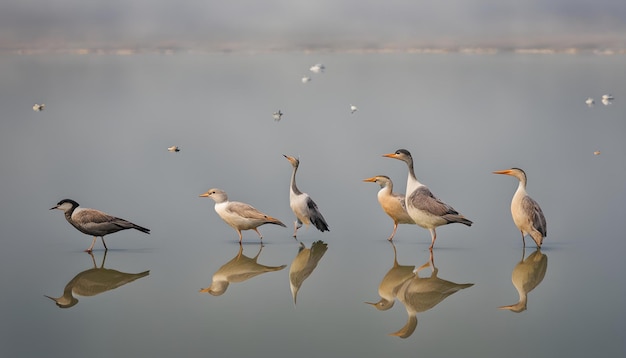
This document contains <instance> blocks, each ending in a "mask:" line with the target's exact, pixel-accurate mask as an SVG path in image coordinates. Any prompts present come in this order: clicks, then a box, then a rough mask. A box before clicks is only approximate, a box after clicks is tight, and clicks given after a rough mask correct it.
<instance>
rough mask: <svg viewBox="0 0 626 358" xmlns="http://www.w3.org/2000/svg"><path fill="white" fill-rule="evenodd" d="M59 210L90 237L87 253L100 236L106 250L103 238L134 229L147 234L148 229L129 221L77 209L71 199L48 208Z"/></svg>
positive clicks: (84, 209) (93, 211)
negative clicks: (91, 237)
mask: <svg viewBox="0 0 626 358" xmlns="http://www.w3.org/2000/svg"><path fill="white" fill-rule="evenodd" d="M52 209H59V210H62V211H63V212H64V213H65V219H67V221H68V222H69V223H70V224H72V226H74V227H75V228H76V229H78V231H80V232H82V233H83V234H87V235H92V236H93V241H92V242H91V246H89V248H88V249H87V252H91V250H93V245H94V244H95V243H96V238H97V237H98V236H100V238H101V239H102V244H103V245H104V249H105V250H108V248H107V244H106V243H105V242H104V236H105V235H108V234H112V233H114V232H118V231H120V230H126V229H136V230H139V231H141V232H143V233H146V234H149V233H150V229H146V228H145V227H141V226H139V225H135V224H133V223H131V222H130V221H127V220H124V219H120V218H116V217H115V216H111V215H109V214H106V213H103V212H102V211H100V210H96V209H87V208H79V207H78V203H77V202H75V201H74V200H71V199H63V200H61V201H59V202H58V203H57V205H56V206H54V207H52V208H50V210H52Z"/></svg>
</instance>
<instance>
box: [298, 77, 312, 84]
mask: <svg viewBox="0 0 626 358" xmlns="http://www.w3.org/2000/svg"><path fill="white" fill-rule="evenodd" d="M300 81H302V83H308V82H311V77H308V76H304V77H302V78H301V79H300Z"/></svg>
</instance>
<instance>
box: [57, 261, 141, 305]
mask: <svg viewBox="0 0 626 358" xmlns="http://www.w3.org/2000/svg"><path fill="white" fill-rule="evenodd" d="M89 255H90V256H91V260H92V261H93V268H91V269H88V270H85V271H83V272H81V273H79V274H78V275H76V276H74V278H73V279H71V280H70V282H68V283H67V285H65V289H63V296H61V297H58V298H54V297H50V296H46V297H48V298H49V299H51V300H53V301H55V302H56V304H57V306H59V307H61V308H70V307H72V306H74V305H75V304H77V303H78V299H77V298H76V297H74V296H73V294H75V295H78V296H95V295H98V294H100V293H102V292H106V291H110V290H113V289H116V288H118V287H120V286H123V285H125V284H127V283H130V282H133V281H135V280H136V279H139V278H142V277H144V276H148V275H149V274H150V271H149V270H148V271H144V272H140V273H125V272H120V271H117V270H112V269H107V268H104V261H105V260H106V257H107V251H105V252H104V256H103V257H102V264H101V265H100V267H97V266H96V259H95V258H94V256H93V254H92V253H91V252H89Z"/></svg>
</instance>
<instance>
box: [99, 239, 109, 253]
mask: <svg viewBox="0 0 626 358" xmlns="http://www.w3.org/2000/svg"><path fill="white" fill-rule="evenodd" d="M100 238H101V239H102V245H104V251H105V252H106V251H108V250H109V248H108V247H107V243H106V242H104V236H100Z"/></svg>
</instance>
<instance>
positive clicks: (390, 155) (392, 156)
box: [383, 153, 397, 159]
mask: <svg viewBox="0 0 626 358" xmlns="http://www.w3.org/2000/svg"><path fill="white" fill-rule="evenodd" d="M383 157H387V158H394V159H395V158H396V157H397V155H396V153H389V154H383Z"/></svg>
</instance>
